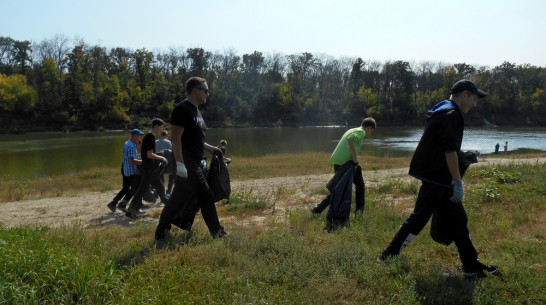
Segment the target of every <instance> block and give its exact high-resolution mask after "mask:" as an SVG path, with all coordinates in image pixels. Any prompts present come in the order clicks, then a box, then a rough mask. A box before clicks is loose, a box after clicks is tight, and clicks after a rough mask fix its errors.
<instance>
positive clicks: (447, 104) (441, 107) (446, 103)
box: [428, 100, 459, 116]
mask: <svg viewBox="0 0 546 305" xmlns="http://www.w3.org/2000/svg"><path fill="white" fill-rule="evenodd" d="M458 108H459V107H458V106H457V105H455V103H453V102H452V101H450V100H443V101H441V102H439V103H438V104H436V105H434V107H432V108H431V109H430V110H429V111H428V115H429V116H430V115H433V114H435V113H436V112H440V111H446V110H450V109H458Z"/></svg>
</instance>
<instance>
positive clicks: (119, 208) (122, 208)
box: [117, 202, 127, 212]
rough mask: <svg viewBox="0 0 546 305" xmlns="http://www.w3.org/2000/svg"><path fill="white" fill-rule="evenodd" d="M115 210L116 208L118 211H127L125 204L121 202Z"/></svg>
mask: <svg viewBox="0 0 546 305" xmlns="http://www.w3.org/2000/svg"><path fill="white" fill-rule="evenodd" d="M117 208H118V210H122V211H123V212H127V210H126V209H127V203H125V202H122V203H120V204H118V207H117Z"/></svg>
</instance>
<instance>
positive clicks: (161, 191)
mask: <svg viewBox="0 0 546 305" xmlns="http://www.w3.org/2000/svg"><path fill="white" fill-rule="evenodd" d="M141 174H142V175H141V178H140V186H139V187H138V190H137V191H136V193H135V195H134V196H133V200H131V204H130V205H129V209H133V210H137V209H140V208H141V207H142V196H144V194H145V193H146V192H147V191H148V189H149V188H150V185H151V186H152V187H153V188H154V189H155V190H156V192H157V194H158V195H159V198H160V199H161V202H163V203H165V202H167V197H165V187H164V186H163V183H161V179H160V178H159V175H156V174H153V171H151V170H142V169H141Z"/></svg>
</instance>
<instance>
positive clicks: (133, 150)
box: [107, 129, 144, 212]
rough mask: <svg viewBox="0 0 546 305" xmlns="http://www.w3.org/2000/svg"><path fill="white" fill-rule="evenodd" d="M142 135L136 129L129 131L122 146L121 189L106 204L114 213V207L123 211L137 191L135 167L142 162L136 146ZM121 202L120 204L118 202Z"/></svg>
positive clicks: (137, 179)
mask: <svg viewBox="0 0 546 305" xmlns="http://www.w3.org/2000/svg"><path fill="white" fill-rule="evenodd" d="M142 135H144V133H143V132H142V131H140V130H138V129H133V130H131V138H129V140H127V141H126V142H125V144H123V161H122V163H121V176H122V177H123V187H122V189H121V191H119V193H117V195H116V196H115V197H114V199H112V201H111V202H110V203H108V205H107V207H108V208H109V209H110V210H111V211H112V212H114V211H115V210H116V206H117V208H118V209H120V210H122V211H123V210H125V208H126V207H127V203H128V202H129V200H131V198H133V195H134V194H135V192H136V191H137V189H138V186H139V185H140V171H139V170H138V167H137V165H141V164H142V160H139V158H138V149H137V146H138V144H140V142H141V141H142ZM121 198H123V200H121V202H119V204H118V201H119V200H120V199H121Z"/></svg>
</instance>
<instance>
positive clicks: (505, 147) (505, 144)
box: [504, 141, 508, 154]
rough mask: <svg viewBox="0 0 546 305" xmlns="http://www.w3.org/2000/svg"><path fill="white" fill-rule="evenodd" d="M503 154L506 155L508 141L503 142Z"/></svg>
mask: <svg viewBox="0 0 546 305" xmlns="http://www.w3.org/2000/svg"><path fill="white" fill-rule="evenodd" d="M504 153H505V154H507V153H508V141H506V142H504Z"/></svg>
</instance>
